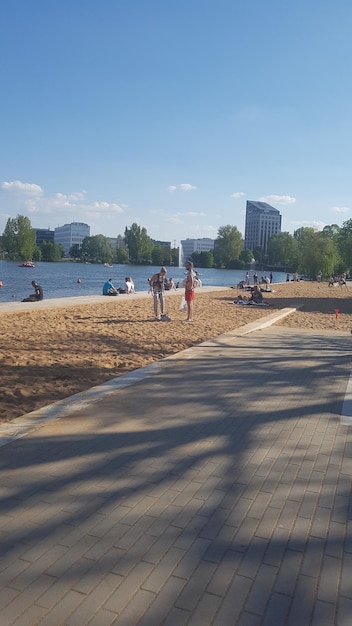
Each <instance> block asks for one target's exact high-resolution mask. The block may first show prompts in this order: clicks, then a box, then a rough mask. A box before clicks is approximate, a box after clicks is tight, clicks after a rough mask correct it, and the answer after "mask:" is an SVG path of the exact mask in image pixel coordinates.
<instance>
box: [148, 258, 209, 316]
mask: <svg viewBox="0 0 352 626" xmlns="http://www.w3.org/2000/svg"><path fill="white" fill-rule="evenodd" d="M166 274H167V269H166V267H164V266H162V267H161V268H160V272H157V273H156V274H154V275H153V276H152V277H151V278H148V283H149V292H150V293H151V294H152V296H153V303H154V317H155V320H156V321H161V322H169V321H170V318H169V316H168V315H167V314H166V312H165V297H164V293H165V289H167V288H166V285H167V284H168V282H167V280H166ZM171 280H172V279H171ZM172 285H173V286H172V287H170V283H169V289H170V288H174V289H175V288H176V287H175V285H174V283H173V281H172ZM182 286H183V287H184V290H185V293H184V299H185V304H186V310H187V318H186V319H185V322H192V319H193V317H192V316H193V300H194V290H195V288H196V286H197V277H196V273H195V271H194V269H193V263H192V262H191V261H187V263H186V277H185V279H184V281H183V283H182ZM159 309H160V312H159Z"/></svg>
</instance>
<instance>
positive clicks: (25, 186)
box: [1, 180, 43, 194]
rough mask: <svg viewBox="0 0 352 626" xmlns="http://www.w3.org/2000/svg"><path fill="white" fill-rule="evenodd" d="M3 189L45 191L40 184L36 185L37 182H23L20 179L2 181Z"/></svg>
mask: <svg viewBox="0 0 352 626" xmlns="http://www.w3.org/2000/svg"><path fill="white" fill-rule="evenodd" d="M1 189H4V191H19V192H25V193H35V194H41V193H43V189H42V188H41V187H40V185H36V184H35V183H21V181H20V180H13V181H11V182H8V181H4V182H3V183H1Z"/></svg>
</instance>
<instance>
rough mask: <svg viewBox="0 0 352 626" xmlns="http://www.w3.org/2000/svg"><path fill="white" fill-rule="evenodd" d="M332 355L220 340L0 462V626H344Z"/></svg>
mask: <svg viewBox="0 0 352 626" xmlns="http://www.w3.org/2000/svg"><path fill="white" fill-rule="evenodd" d="M350 342H351V337H350V335H347V333H346V334H344V335H342V334H333V335H332V336H331V335H330V334H329V333H324V332H319V333H318V332H317V333H314V332H302V331H293V330H289V329H283V328H279V327H271V328H265V329H263V330H255V331H254V332H252V333H250V334H248V335H243V336H241V335H240V334H237V333H231V334H229V335H223V336H222V337H220V338H218V339H217V340H214V341H209V342H207V343H205V344H202V345H201V346H199V347H197V348H191V349H190V350H186V351H185V352H182V353H180V354H177V355H175V356H174V357H172V358H169V359H166V360H164V361H161V362H160V363H158V364H155V365H154V366H153V367H152V368H150V369H149V370H147V374H146V375H144V376H141V377H140V378H138V377H137V378H136V380H135V382H134V384H133V385H130V386H128V387H125V388H119V389H116V390H113V392H112V393H110V394H109V395H104V396H103V397H101V398H100V399H99V401H98V400H97V398H95V401H92V402H91V403H90V404H87V405H85V407H84V408H82V407H81V408H79V409H78V410H74V407H71V408H72V411H71V414H69V415H68V416H66V417H62V418H61V419H56V420H54V421H51V422H48V423H47V424H45V425H44V426H43V427H42V428H40V429H37V430H35V431H33V432H31V433H29V434H27V436H25V437H22V438H19V439H17V440H14V441H12V442H11V443H9V444H8V445H4V446H3V447H1V449H0V451H1V478H2V480H1V512H2V515H1V518H0V519H1V524H0V541H1V559H0V572H1V573H0V606H1V609H0V623H1V626H8V625H11V626H14V625H15V626H20V625H21V626H22V625H23V626H30V625H36V624H40V625H41V626H47V625H50V626H86V625H88V624H89V625H94V626H106V625H110V624H118V625H119V626H135V625H139V626H159V625H160V626H161V625H162V626H183V625H192V626H196V625H197V626H198V625H199V626H210V625H213V626H281V625H282V626H283V625H290V626H308V625H314V626H325V625H326V626H332V625H335V624H336V625H338V626H350V625H351V623H352V618H351V616H352V583H351V581H352V526H351V523H352V521H351V516H352V506H351V504H352V500H351V478H352V442H351V434H350V432H351V431H350V429H349V427H348V426H347V425H344V424H342V423H341V415H342V414H344V412H345V409H346V410H347V411H349V406H350V403H349V402H348V401H345V403H344V398H345V393H346V389H347V388H349V376H350V368H351V344H350ZM348 418H349V416H348V415H346V416H345V417H344V419H346V420H347V421H348Z"/></svg>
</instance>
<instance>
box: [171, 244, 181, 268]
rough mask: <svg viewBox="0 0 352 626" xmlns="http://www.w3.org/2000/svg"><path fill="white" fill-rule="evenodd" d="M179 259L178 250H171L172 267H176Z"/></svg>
mask: <svg viewBox="0 0 352 626" xmlns="http://www.w3.org/2000/svg"><path fill="white" fill-rule="evenodd" d="M179 257H180V249H179V248H171V263H170V265H173V266H174V267H178V264H179Z"/></svg>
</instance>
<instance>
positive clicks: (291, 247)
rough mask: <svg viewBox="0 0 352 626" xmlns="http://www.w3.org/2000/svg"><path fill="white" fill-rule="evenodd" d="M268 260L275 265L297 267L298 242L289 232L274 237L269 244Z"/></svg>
mask: <svg viewBox="0 0 352 626" xmlns="http://www.w3.org/2000/svg"><path fill="white" fill-rule="evenodd" d="M268 258H269V262H270V263H272V264H273V265H277V264H280V265H284V266H289V267H296V265H297V260H298V244H297V240H296V239H295V238H294V237H293V235H291V234H290V233H287V232H282V233H278V234H277V235H273V236H272V237H270V239H269V242H268Z"/></svg>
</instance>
